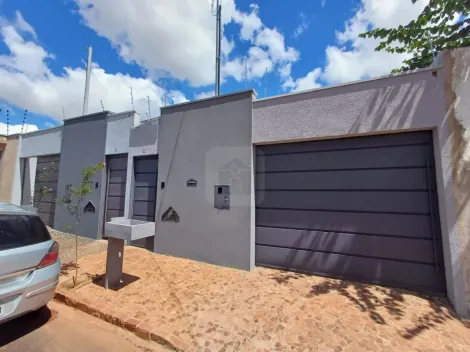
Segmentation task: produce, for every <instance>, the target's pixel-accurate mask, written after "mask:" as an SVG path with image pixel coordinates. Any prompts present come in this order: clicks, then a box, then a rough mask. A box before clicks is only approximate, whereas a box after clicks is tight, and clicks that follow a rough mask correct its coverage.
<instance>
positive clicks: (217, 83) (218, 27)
mask: <svg viewBox="0 0 470 352" xmlns="http://www.w3.org/2000/svg"><path fill="white" fill-rule="evenodd" d="M213 1H214V0H213ZM213 4H214V3H213V2H212V5H213ZM213 10H214V9H212V11H213ZM212 14H214V12H212ZM215 16H216V27H215V95H216V96H217V95H220V61H221V59H220V49H221V40H222V6H221V5H220V0H216V8H215Z"/></svg>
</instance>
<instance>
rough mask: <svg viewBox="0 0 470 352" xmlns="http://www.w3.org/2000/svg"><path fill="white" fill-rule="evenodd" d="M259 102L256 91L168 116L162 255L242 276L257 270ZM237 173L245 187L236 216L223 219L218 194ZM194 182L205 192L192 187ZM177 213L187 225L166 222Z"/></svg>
mask: <svg viewBox="0 0 470 352" xmlns="http://www.w3.org/2000/svg"><path fill="white" fill-rule="evenodd" d="M252 98H253V92H252V91H251V90H250V91H245V92H240V93H236V94H231V95H224V96H221V97H216V98H212V99H207V100H202V101H196V102H193V103H186V104H180V105H177V106H172V107H168V108H163V109H162V115H161V117H160V119H159V127H158V128H159V136H158V154H159V170H158V171H159V175H158V185H157V186H158V191H157V211H156V221H155V227H156V231H155V248H154V250H155V251H156V252H158V253H164V254H170V255H174V256H178V257H184V258H190V259H195V260H200V261H204V262H208V263H212V264H218V265H224V266H229V267H234V268H238V269H245V270H249V269H251V268H252V267H253V266H254V261H253V255H252V253H253V251H254V246H253V244H254V242H253V241H254V232H253V229H252V223H251V220H252V219H251V217H252V204H251V201H252V199H251V198H252V197H251V195H252V193H253V188H252V184H253V175H252V172H253V169H252V162H253V153H252V152H253V149H252V138H251V120H252ZM230 165H236V166H239V165H243V167H242V168H241V170H240V173H239V174H236V173H237V172H236V170H235V175H234V178H235V179H236V180H235V181H239V182H234V184H233V190H232V195H231V204H230V210H220V211H219V210H218V209H215V208H214V186H215V185H218V184H227V183H228V182H229V177H227V176H230V175H229V174H228V173H229V172H230V170H227V169H229V168H230ZM190 179H194V180H196V181H197V187H187V186H186V182H187V181H188V180H190ZM161 182H165V188H164V189H161ZM237 186H240V187H237ZM170 207H172V208H173V209H174V210H175V211H176V213H177V214H178V216H179V222H177V223H175V222H162V221H161V217H162V215H163V214H164V213H165V212H166V211H167V210H168V208H170Z"/></svg>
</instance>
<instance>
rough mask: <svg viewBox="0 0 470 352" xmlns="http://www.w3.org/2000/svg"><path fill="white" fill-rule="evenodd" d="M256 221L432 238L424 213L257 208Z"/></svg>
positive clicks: (308, 227)
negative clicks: (402, 213)
mask: <svg viewBox="0 0 470 352" xmlns="http://www.w3.org/2000/svg"><path fill="white" fill-rule="evenodd" d="M256 225H257V226H264V227H280V228H292V229H300V230H304V229H314V230H317V231H338V232H351V233H365V234H371V235H387V236H403V237H415V238H431V226H430V222H429V218H428V217H427V216H424V215H401V214H372V213H362V214H361V213H337V212H328V211H296V210H275V209H257V210H256Z"/></svg>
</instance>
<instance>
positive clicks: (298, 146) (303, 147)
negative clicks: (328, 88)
mask: <svg viewBox="0 0 470 352" xmlns="http://www.w3.org/2000/svg"><path fill="white" fill-rule="evenodd" d="M431 143H432V135H431V134H430V133H429V132H428V131H423V132H413V133H412V134H410V133H397V134H383V135H378V136H366V137H352V138H343V139H338V138H336V139H325V140H320V141H315V142H314V143H312V142H299V143H295V144H293V143H280V144H270V145H260V146H258V147H257V148H256V154H257V155H261V154H266V155H269V154H282V153H302V152H308V151H327V150H346V149H360V148H377V147H390V146H400V145H412V144H431Z"/></svg>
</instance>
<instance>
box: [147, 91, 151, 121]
mask: <svg viewBox="0 0 470 352" xmlns="http://www.w3.org/2000/svg"><path fill="white" fill-rule="evenodd" d="M147 104H148V106H149V119H151V118H152V114H151V113H150V97H149V96H148V95H147Z"/></svg>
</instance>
